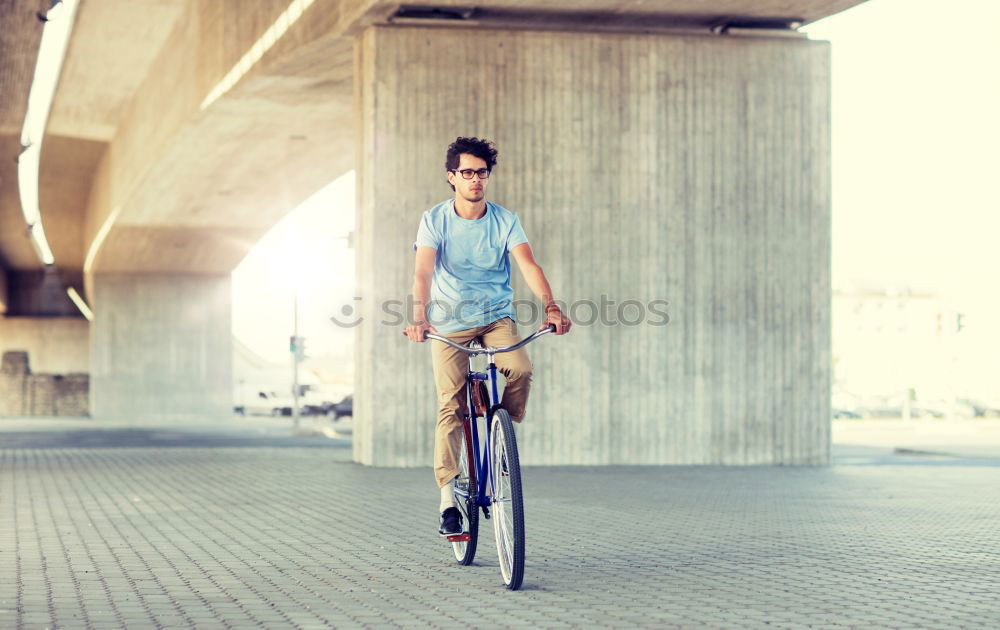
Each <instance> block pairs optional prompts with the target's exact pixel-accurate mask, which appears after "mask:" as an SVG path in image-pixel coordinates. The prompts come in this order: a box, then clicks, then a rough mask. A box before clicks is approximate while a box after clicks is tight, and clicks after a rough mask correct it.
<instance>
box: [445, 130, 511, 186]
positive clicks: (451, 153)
mask: <svg viewBox="0 0 1000 630" xmlns="http://www.w3.org/2000/svg"><path fill="white" fill-rule="evenodd" d="M463 153H468V154H469V155H474V156H476V157H477V158H479V159H481V160H483V161H484V162H486V169H487V170H489V171H492V170H493V167H494V166H496V163H497V155H498V154H497V148H496V147H495V146H494V145H493V143H492V142H490V141H489V140H486V139H481V138H466V137H464V136H459V137H458V138H455V141H454V142H452V143H451V144H449V145H448V152H447V153H446V154H445V158H444V168H445V170H446V171H453V170H455V169H457V168H458V163H459V161H460V156H461V155H462V154H463ZM448 185H449V186H451V184H448ZM451 189H452V190H455V187H454V186H451Z"/></svg>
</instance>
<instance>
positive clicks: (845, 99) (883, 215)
mask: <svg viewBox="0 0 1000 630" xmlns="http://www.w3.org/2000/svg"><path fill="white" fill-rule="evenodd" d="M997 24H1000V2H998V1H997V0H947V1H944V0H871V1H869V2H866V3H863V4H861V5H859V6H857V7H855V8H853V9H850V10H848V11H845V12H843V13H841V14H838V15H835V16H832V17H830V18H827V19H825V20H822V21H820V22H817V23H816V24H815V25H812V26H810V27H807V28H806V29H805V30H806V31H807V32H808V33H809V35H810V37H811V38H813V39H827V40H829V41H830V42H831V48H832V61H833V78H832V83H833V89H832V94H833V104H832V108H833V121H832V122H833V131H832V136H833V143H832V144H833V279H834V284H835V286H838V287H845V286H847V285H850V284H852V283H853V284H856V285H865V284H881V285H893V284H897V285H903V286H910V287H913V288H915V289H918V290H932V291H936V292H940V293H942V294H944V295H945V296H946V297H947V299H948V300H949V301H953V302H956V303H958V304H960V306H959V308H969V309H972V310H976V311H979V310H983V311H989V312H993V313H996V312H997V309H998V306H1000V304H998V302H997V299H996V297H995V295H993V293H994V291H995V289H996V285H997V263H996V260H995V257H994V254H993V251H994V250H995V249H996V245H995V244H996V242H997V235H998V234H1000V198H998V195H997V192H996V188H995V186H994V182H995V181H996V179H997V177H998V173H1000V155H998V151H1000V116H998V115H997V113H998V112H1000V73H998V72H997V65H998V62H1000V38H998V37H997V34H996V26H997Z"/></svg>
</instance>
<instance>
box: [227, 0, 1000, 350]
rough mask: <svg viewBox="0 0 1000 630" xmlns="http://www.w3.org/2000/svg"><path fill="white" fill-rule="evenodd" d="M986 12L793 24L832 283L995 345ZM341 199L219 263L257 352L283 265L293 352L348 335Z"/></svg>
mask: <svg viewBox="0 0 1000 630" xmlns="http://www.w3.org/2000/svg"><path fill="white" fill-rule="evenodd" d="M997 24H1000V0H947V1H944V0H870V1H869V2H866V3H864V4H861V5H859V6H857V7H855V8H853V9H850V10H848V11H845V12H843V13H841V14H838V15H836V16H833V17H830V18H827V19H825V20H822V21H820V22H817V23H816V24H814V25H811V26H809V27H807V28H806V29H804V30H805V31H806V32H808V34H809V36H810V37H811V38H813V39H825V40H829V41H830V42H831V49H832V95H833V97H832V98H833V102H832V112H833V113H832V116H833V118H832V147H833V148H832V151H833V156H832V157H833V162H832V168H833V263H832V264H833V269H832V274H833V282H834V286H835V288H838V289H847V288H849V287H851V286H864V287H879V288H887V287H897V288H904V287H909V288H912V289H914V290H917V291H930V292H934V293H936V294H938V295H940V296H941V297H942V299H943V300H944V301H945V302H946V303H947V304H948V305H950V307H951V308H953V309H955V310H961V311H964V312H966V313H967V314H968V315H967V317H966V324H967V326H968V327H969V328H968V330H969V339H971V340H978V341H977V343H978V344H980V345H982V346H983V350H982V352H983V353H984V354H983V355H982V356H984V357H985V356H986V355H987V354H997V353H996V349H998V348H1000V326H998V327H990V326H988V325H987V322H992V321H1000V299H998V297H997V289H998V285H1000V282H998V276H1000V274H998V265H997V260H996V254H995V252H996V250H997V245H998V244H1000V201H998V193H997V191H996V187H995V182H996V181H997V180H998V179H1000V115H998V114H997V113H998V112H1000V72H998V71H997V65H998V62H1000V37H997V35H996V31H995V29H996V25H997ZM354 199H355V196H354V173H353V172H351V173H347V174H345V175H344V176H342V177H341V178H339V179H337V180H336V181H333V182H331V183H330V185H329V186H327V187H325V188H323V189H322V190H320V191H318V192H317V193H316V194H315V195H314V196H313V197H312V198H310V199H309V200H308V201H306V202H305V203H303V204H302V205H301V206H300V207H298V208H296V209H295V210H293V211H292V212H291V213H290V214H289V215H288V216H287V217H286V218H285V220H283V221H282V222H281V223H280V224H278V225H277V226H275V228H274V229H273V230H272V231H271V232H270V233H269V234H268V235H267V236H266V237H265V238H264V239H263V240H262V241H261V242H260V243H259V244H258V245H257V246H256V247H255V248H254V249H253V250H252V251H251V252H250V254H249V255H248V256H247V257H246V259H245V260H244V261H243V263H242V264H241V265H240V267H239V268H238V269H236V271H235V272H234V273H233V331H234V334H235V335H236V336H237V337H238V338H240V339H241V340H242V341H243V342H244V343H246V344H247V345H249V346H250V347H251V348H252V349H253V350H254V351H256V352H258V353H259V354H261V355H262V356H265V357H267V358H269V359H272V360H275V361H279V360H287V358H288V356H289V355H288V336H289V335H290V334H291V330H292V312H293V309H292V295H293V291H292V284H293V283H292V281H291V279H292V278H298V280H297V282H298V284H299V285H300V286H299V294H300V322H299V326H300V333H301V334H303V335H304V336H306V337H307V348H308V349H307V352H308V353H309V354H312V355H314V356H318V355H324V354H336V353H337V351H338V349H340V348H343V347H344V345H345V344H350V331H344V330H343V329H336V328H335V327H333V326H331V325H330V322H329V316H330V315H331V314H333V313H334V312H336V310H338V309H339V308H340V307H341V306H342V305H343V304H345V303H349V301H350V298H351V296H352V295H353V278H354V252H353V250H351V249H348V246H347V240H346V238H345V237H346V235H347V233H348V232H350V231H351V230H353V229H354ZM402 290H404V289H403V288H401V291H402ZM989 348H993V350H992V351H990V350H989Z"/></svg>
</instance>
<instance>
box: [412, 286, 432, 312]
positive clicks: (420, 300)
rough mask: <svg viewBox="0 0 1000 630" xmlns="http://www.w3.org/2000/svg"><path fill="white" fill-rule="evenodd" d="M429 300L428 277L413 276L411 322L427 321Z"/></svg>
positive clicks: (429, 287)
mask: <svg viewBox="0 0 1000 630" xmlns="http://www.w3.org/2000/svg"><path fill="white" fill-rule="evenodd" d="M430 300H431V281H430V278H425V277H423V276H414V277H413V323H414V324H422V323H424V322H426V321H427V303H428V302H430Z"/></svg>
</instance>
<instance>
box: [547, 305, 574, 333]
mask: <svg viewBox="0 0 1000 630" xmlns="http://www.w3.org/2000/svg"><path fill="white" fill-rule="evenodd" d="M549 325H552V326H555V327H556V329H555V333H556V334H557V335H565V334H566V333H568V332H569V329H570V328H572V327H573V322H571V321H569V318H568V317H566V316H565V315H563V312H562V310H561V309H560V308H559V307H558V306H556V305H555V304H549V305H548V306H547V307H546V308H545V323H544V324H542V329H544V328H546V327H547V326H549Z"/></svg>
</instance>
